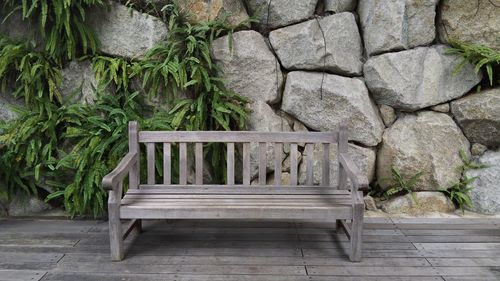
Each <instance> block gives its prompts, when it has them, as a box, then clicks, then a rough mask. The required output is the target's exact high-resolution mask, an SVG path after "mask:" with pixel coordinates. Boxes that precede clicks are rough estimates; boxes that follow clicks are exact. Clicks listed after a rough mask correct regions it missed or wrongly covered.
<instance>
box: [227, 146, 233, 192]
mask: <svg viewBox="0 0 500 281" xmlns="http://www.w3.org/2000/svg"><path fill="white" fill-rule="evenodd" d="M226 164H227V168H226V171H227V173H226V177H227V184H228V185H234V142H228V143H227V161H226Z"/></svg>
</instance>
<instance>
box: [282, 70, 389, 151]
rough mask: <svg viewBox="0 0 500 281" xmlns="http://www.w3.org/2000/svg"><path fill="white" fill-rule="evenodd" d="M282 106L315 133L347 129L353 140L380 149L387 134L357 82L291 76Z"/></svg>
mask: <svg viewBox="0 0 500 281" xmlns="http://www.w3.org/2000/svg"><path fill="white" fill-rule="evenodd" d="M322 82H323V85H322ZM281 106H282V109H283V110H284V111H285V112H287V113H289V114H291V115H292V116H294V117H295V118H297V119H298V120H299V121H301V122H302V123H304V124H305V125H306V126H307V127H309V128H311V129H313V130H318V131H335V130H338V128H339V125H343V124H344V125H347V126H348V129H349V139H351V140H354V141H358V142H361V143H363V144H364V145H368V146H375V145H377V144H378V143H379V142H380V140H381V137H382V132H383V130H384V124H383V123H382V120H381V118H380V116H379V113H378V109H377V108H376V106H375V105H374V104H373V102H372V101H371V100H370V96H369V95H368V90H367V89H366V86H365V84H364V83H363V81H361V80H359V79H356V78H346V77H341V76H337V75H332V74H324V76H323V74H322V73H312V72H303V71H294V72H290V73H289V74H288V78H287V81H286V85H285V91H284V93H283V101H282V105H281Z"/></svg>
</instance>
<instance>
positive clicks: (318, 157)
mask: <svg viewBox="0 0 500 281" xmlns="http://www.w3.org/2000/svg"><path fill="white" fill-rule="evenodd" d="M337 148H338V147H337V145H330V182H331V184H333V185H335V186H336V185H337V183H338V179H339V165H338V160H337V159H338V157H337V153H338V149H337ZM347 151H348V153H349V155H350V156H351V157H352V160H353V161H354V163H355V164H356V166H357V167H358V168H359V170H360V171H361V173H362V174H363V175H364V176H366V177H367V178H368V180H369V181H371V180H372V179H373V176H374V174H375V156H376V155H375V150H374V149H371V148H365V147H361V146H357V145H354V144H349V147H348V149H347ZM303 157H304V159H305V158H306V157H307V154H306V153H305V152H304V153H303ZM322 159H323V147H322V146H321V145H314V151H313V179H314V184H319V183H321V176H322V174H321V172H322V166H321V163H322ZM306 166H307V165H306V163H305V160H304V161H302V163H301V164H300V166H299V183H300V184H305V182H306V168H307V167H306ZM348 182H349V183H348V185H349V186H351V184H350V181H348Z"/></svg>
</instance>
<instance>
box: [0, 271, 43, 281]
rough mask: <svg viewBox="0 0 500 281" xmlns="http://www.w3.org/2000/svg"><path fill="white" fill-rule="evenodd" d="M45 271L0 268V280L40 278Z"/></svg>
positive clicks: (16, 280) (36, 280)
mask: <svg viewBox="0 0 500 281" xmlns="http://www.w3.org/2000/svg"><path fill="white" fill-rule="evenodd" d="M44 274H45V271H39V270H3V269H0V280H2V281H20V280H34V281H38V280H41V278H42V277H43V275H44Z"/></svg>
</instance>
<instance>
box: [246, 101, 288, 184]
mask: <svg viewBox="0 0 500 281" xmlns="http://www.w3.org/2000/svg"><path fill="white" fill-rule="evenodd" d="M250 108H251V110H252V112H251V113H250V114H249V115H248V119H247V129H248V130H249V131H259V132H291V131H292V128H290V125H289V124H288V122H287V120H285V119H284V118H283V117H281V116H279V115H278V114H276V113H275V112H274V110H273V109H272V108H271V107H270V106H269V105H268V104H267V103H265V102H262V101H257V102H254V103H253V104H251V105H250ZM284 152H285V151H284ZM285 156H286V155H285V154H283V157H285ZM266 165H267V171H268V172H271V171H274V148H273V147H272V146H271V145H270V144H268V146H267V164H266ZM258 174H259V145H258V144H257V143H251V145H250V176H251V178H254V177H256V176H258Z"/></svg>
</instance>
